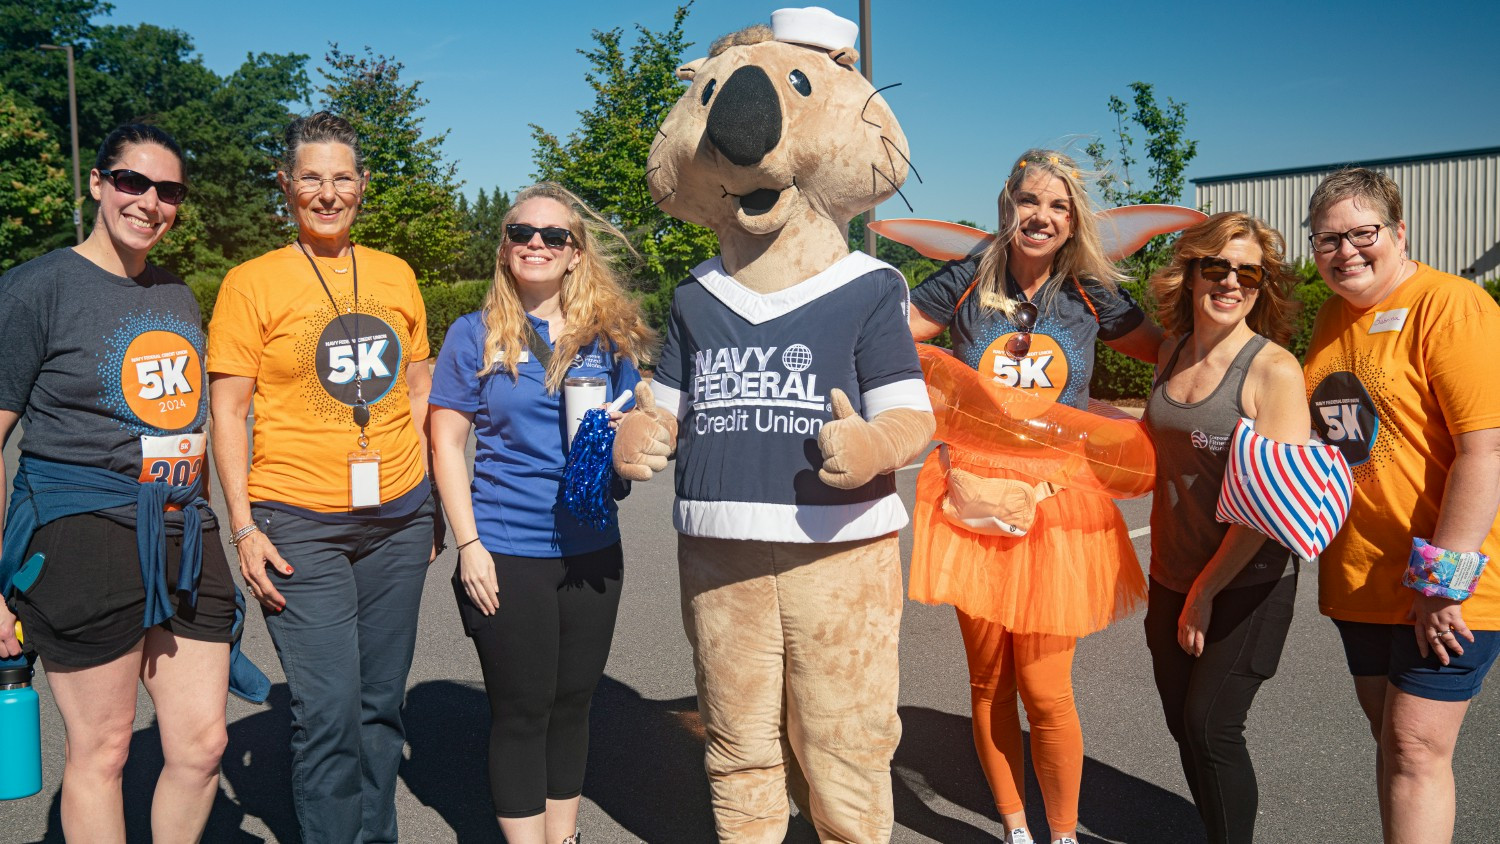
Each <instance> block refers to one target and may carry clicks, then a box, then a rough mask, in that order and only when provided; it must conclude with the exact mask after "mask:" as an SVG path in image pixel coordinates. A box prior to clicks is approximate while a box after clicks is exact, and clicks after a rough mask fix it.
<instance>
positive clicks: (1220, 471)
mask: <svg viewBox="0 0 1500 844" xmlns="http://www.w3.org/2000/svg"><path fill="white" fill-rule="evenodd" d="M1189 336H1191V335H1189ZM1265 344H1266V338H1264V337H1262V336H1260V335H1258V334H1257V335H1256V336H1254V337H1251V338H1250V341H1249V342H1247V343H1246V344H1245V347H1244V348H1243V349H1240V353H1239V354H1237V355H1235V357H1234V361H1233V362H1232V363H1231V364H1230V365H1229V370H1228V371H1227V372H1225V373H1224V377H1223V379H1222V380H1220V381H1219V385H1218V386H1217V387H1215V388H1214V391H1213V392H1212V393H1210V394H1209V395H1208V397H1207V398H1205V399H1203V400H1202V401H1197V402H1192V403H1187V402H1180V401H1176V400H1174V399H1173V398H1172V397H1171V396H1169V395H1167V379H1168V378H1169V377H1170V376H1171V374H1172V370H1173V369H1174V368H1175V367H1176V366H1177V358H1178V356H1179V355H1180V354H1182V349H1183V347H1184V346H1186V345H1187V338H1186V337H1184V338H1183V341H1182V342H1181V343H1179V344H1177V349H1176V351H1174V352H1172V358H1171V359H1170V360H1168V361H1167V365H1166V366H1165V367H1162V373H1161V377H1160V378H1158V379H1157V380H1156V383H1155V384H1154V385H1153V386H1152V388H1151V398H1150V399H1148V400H1147V402H1146V413H1145V423H1146V431H1147V432H1148V433H1149V434H1150V435H1151V442H1152V444H1153V445H1155V446H1156V492H1155V494H1154V495H1153V496H1152V499H1151V577H1152V579H1154V580H1156V581H1157V582H1158V583H1160V584H1161V585H1163V586H1165V587H1167V588H1168V589H1171V590H1172V591H1174V592H1184V593H1185V592H1187V591H1189V590H1190V589H1191V588H1192V586H1193V581H1194V580H1196V579H1197V577H1198V575H1199V574H1200V573H1201V572H1202V571H1203V567H1204V566H1205V565H1207V564H1208V561H1209V559H1211V558H1212V557H1213V555H1214V552H1216V551H1218V550H1219V544H1220V543H1221V542H1223V541H1224V535H1225V534H1226V533H1228V532H1229V525H1227V524H1224V523H1223V522H1220V521H1218V520H1216V519H1215V518H1214V512H1215V511H1216V510H1217V509H1218V506H1219V488H1220V486H1221V485H1222V484H1223V482H1224V469H1225V467H1226V466H1227V465H1228V463H1229V439H1230V436H1231V435H1232V434H1233V433H1234V427H1235V425H1236V424H1237V423H1238V422H1239V420H1240V417H1242V416H1244V415H1245V410H1244V408H1243V407H1242V406H1241V404H1240V393H1241V391H1242V390H1243V388H1244V386H1245V376H1246V375H1247V374H1248V373H1249V371H1250V361H1252V360H1254V359H1255V355H1256V353H1258V352H1259V351H1260V349H1261V347H1262V346H1264V345H1265ZM1290 558H1291V552H1289V551H1287V549H1285V548H1283V547H1282V546H1281V545H1279V544H1277V543H1276V542H1275V541H1274V540H1271V539H1267V540H1266V542H1265V544H1264V545H1262V546H1261V548H1260V550H1259V551H1258V552H1256V554H1255V556H1254V557H1252V558H1251V560H1250V562H1248V563H1246V564H1245V567H1244V568H1243V569H1241V570H1240V573H1239V574H1238V575H1236V576H1235V578H1234V580H1232V581H1230V582H1229V584H1228V585H1227V586H1225V587H1224V588H1226V589H1234V588H1237V587H1240V586H1253V585H1255V584H1258V583H1266V582H1269V581H1273V580H1277V579H1279V578H1280V577H1281V576H1282V574H1283V573H1285V571H1286V567H1287V562H1288V560H1289V559H1290Z"/></svg>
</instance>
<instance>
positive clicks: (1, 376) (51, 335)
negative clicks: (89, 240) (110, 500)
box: [0, 249, 208, 484]
mask: <svg viewBox="0 0 1500 844" xmlns="http://www.w3.org/2000/svg"><path fill="white" fill-rule="evenodd" d="M203 348H204V338H203V330H202V328H201V325H200V321H199V314H198V302H197V300H196V299H195V298H194V297H193V293H192V291H191V290H189V289H188V286H187V285H186V284H184V283H183V282H182V280H181V279H179V278H177V277H176V276H174V275H172V274H171V273H169V272H167V271H165V270H163V269H160V268H159V267H154V266H150V265H148V266H147V267H146V270H145V271H144V272H142V273H141V274H140V275H139V276H137V277H136V278H126V277H124V276H117V275H115V274H113V273H110V272H107V271H105V270H104V269H102V268H100V267H99V266H98V265H96V264H94V263H93V262H92V261H90V260H88V259H87V258H84V257H83V256H82V255H79V254H78V253H77V252H75V251H73V250H72V249H59V250H57V251H56V252H52V253H49V254H47V255H44V256H42V257H40V258H37V259H36V260H34V261H29V262H27V263H25V264H22V265H21V266H19V267H16V268H15V269H13V270H11V271H10V272H8V273H6V274H5V275H4V276H0V360H3V361H4V362H5V365H4V366H3V367H0V410H10V411H14V412H17V413H20V414H21V425H22V434H21V442H20V449H21V452H22V453H23V454H29V455H34V456H36V457H39V458H42V459H45V460H51V461H56V462H61V463H71V464H74V465H82V466H94V467H100V468H105V469H109V470H111V471H114V472H119V473H121V474H125V475H129V476H131V477H133V478H139V479H142V480H164V481H168V482H170V483H174V484H182V483H185V482H187V481H189V480H190V479H191V478H192V477H196V476H197V474H198V473H199V472H201V471H202V468H203V456H204V450H205V443H204V439H205V438H204V435H202V434H201V433H199V432H201V431H202V429H203V424H204V421H205V420H206V419H207V416H208V402H207V400H206V398H205V396H206V392H207V390H206V388H207V386H208V382H207V378H206V377H205V375H204V368H203Z"/></svg>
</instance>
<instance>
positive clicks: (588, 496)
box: [563, 408, 615, 531]
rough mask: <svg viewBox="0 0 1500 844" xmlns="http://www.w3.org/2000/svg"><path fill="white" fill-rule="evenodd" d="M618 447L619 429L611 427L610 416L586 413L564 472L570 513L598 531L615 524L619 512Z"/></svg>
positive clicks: (597, 410)
mask: <svg viewBox="0 0 1500 844" xmlns="http://www.w3.org/2000/svg"><path fill="white" fill-rule="evenodd" d="M614 447H615V429H613V428H611V427H609V413H607V412H606V411H604V410H603V409H600V408H594V409H593V410H590V411H588V412H586V413H584V414H583V421H582V422H580V423H579V424H578V434H577V435H576V436H575V437H574V438H573V447H572V448H571V449H570V450H569V451H568V465H567V468H565V469H563V503H564V504H566V505H567V508H568V512H570V513H572V514H573V515H574V516H576V517H577V518H578V520H579V521H580V522H583V523H584V524H586V525H588V526H590V527H592V528H593V529H594V530H598V531H605V530H609V529H610V528H611V527H613V526H614V524H615V510H614V508H613V507H612V506H610V505H611V503H612V502H613V497H612V495H611V494H610V487H611V486H612V482H613V480H614V476H615V469H614V465H613V462H612V460H611V455H612V452H613V451H614Z"/></svg>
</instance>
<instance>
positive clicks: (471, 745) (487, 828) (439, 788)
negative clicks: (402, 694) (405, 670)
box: [401, 680, 504, 844]
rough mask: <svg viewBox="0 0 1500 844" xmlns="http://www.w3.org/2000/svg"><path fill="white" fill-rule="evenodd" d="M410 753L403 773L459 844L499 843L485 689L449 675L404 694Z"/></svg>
mask: <svg viewBox="0 0 1500 844" xmlns="http://www.w3.org/2000/svg"><path fill="white" fill-rule="evenodd" d="M402 720H403V721H404V722H405V724H406V743H407V747H408V753H409V756H408V758H407V759H406V761H404V762H402V763H401V778H402V779H403V780H404V781H405V782H406V787H407V788H408V789H409V790H410V791H411V793H412V796H414V797H416V798H417V799H418V800H420V801H422V803H423V804H425V805H427V806H430V807H432V809H433V810H434V811H436V812H437V813H438V814H439V815H441V816H442V818H443V821H444V822H445V823H447V824H448V827H449V828H450V829H452V830H453V837H454V840H456V841H458V842H460V844H499V843H500V842H501V841H503V840H504V839H503V838H501V837H500V827H499V825H498V824H497V823H496V822H495V812H494V803H493V802H491V800H490V774H489V768H488V757H489V741H490V739H489V735H490V704H489V701H488V700H487V699H486V698H485V696H484V692H482V691H480V690H479V689H475V688H471V687H469V686H467V685H464V684H463V683H455V682H453V681H451V680H432V681H429V682H426V683H418V684H417V685H415V686H413V687H412V688H411V689H410V690H408V691H407V693H406V710H405V712H404V713H403V715H402Z"/></svg>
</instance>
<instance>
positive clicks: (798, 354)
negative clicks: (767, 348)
mask: <svg viewBox="0 0 1500 844" xmlns="http://www.w3.org/2000/svg"><path fill="white" fill-rule="evenodd" d="M781 365H782V366H784V367H786V370H787V371H788V372H806V371H807V368H808V367H809V366H812V349H809V348H808V347H806V346H804V345H802V344H801V343H793V344H792V345H790V346H787V347H786V348H785V349H783V350H782V352H781Z"/></svg>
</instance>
